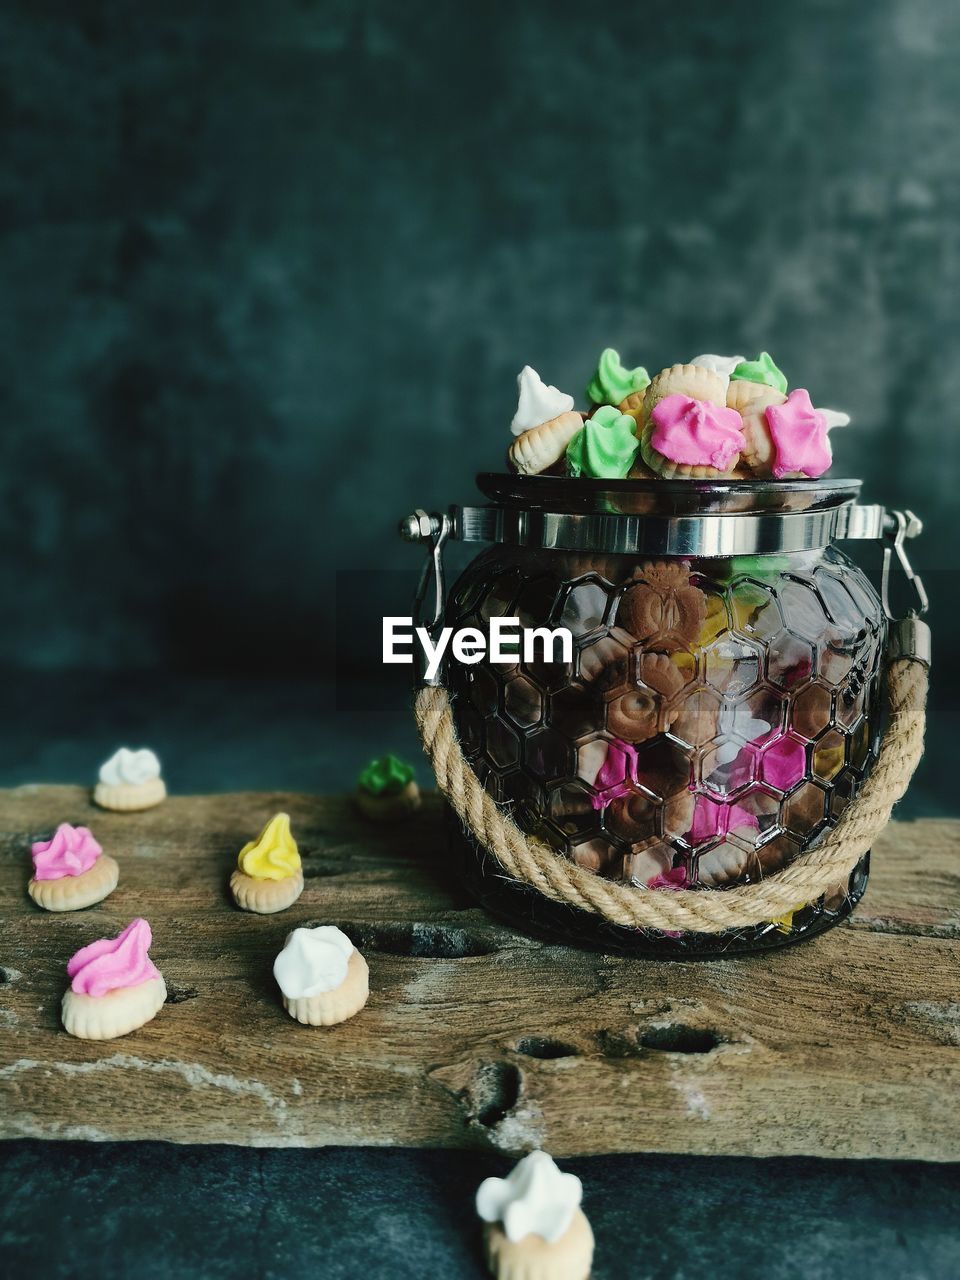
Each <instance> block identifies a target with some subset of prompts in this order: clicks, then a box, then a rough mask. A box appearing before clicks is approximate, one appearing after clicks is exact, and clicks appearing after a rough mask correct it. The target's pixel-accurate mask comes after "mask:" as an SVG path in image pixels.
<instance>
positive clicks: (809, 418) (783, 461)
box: [765, 387, 850, 480]
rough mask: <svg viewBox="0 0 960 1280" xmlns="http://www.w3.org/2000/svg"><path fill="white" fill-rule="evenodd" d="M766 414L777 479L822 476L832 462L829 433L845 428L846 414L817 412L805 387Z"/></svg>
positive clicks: (773, 469)
mask: <svg viewBox="0 0 960 1280" xmlns="http://www.w3.org/2000/svg"><path fill="white" fill-rule="evenodd" d="M765 414H766V419H767V426H768V427H769V429H770V439H771V441H772V443H773V465H772V467H771V471H772V474H773V477H774V479H775V480H783V479H786V478H787V477H790V476H809V477H810V478H811V479H816V478H817V477H818V476H822V475H823V473H824V472H825V471H826V470H827V469H828V467H829V466H830V464H831V462H832V461H833V451H832V450H831V448H830V440H829V438H828V435H827V432H828V431H829V429H830V427H831V426H837V427H840V426H846V425H847V423H848V422H849V421H850V419H849V417H848V416H847V415H846V414H845V413H836V412H834V411H833V410H830V409H824V410H821V409H815V408H814V407H813V404H812V403H811V401H810V395H809V393H808V392H807V391H805V390H804V389H803V388H802V387H797V389H796V390H795V391H791V392H790V394H789V395H788V396H787V398H786V400H785V401H784V402H783V403H782V404H772V405H770V406H769V407H768V408H767V409H766V411H765Z"/></svg>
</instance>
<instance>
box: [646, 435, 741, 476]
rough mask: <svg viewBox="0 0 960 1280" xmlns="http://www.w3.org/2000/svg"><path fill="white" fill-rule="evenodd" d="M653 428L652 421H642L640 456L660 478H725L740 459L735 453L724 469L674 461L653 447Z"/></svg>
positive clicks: (733, 469)
mask: <svg viewBox="0 0 960 1280" xmlns="http://www.w3.org/2000/svg"><path fill="white" fill-rule="evenodd" d="M655 429H656V428H655V424H654V423H653V422H645V423H644V425H643V429H642V431H641V432H640V457H641V458H642V459H643V461H644V463H645V464H646V465H647V466H648V467H649V468H650V470H651V471H653V472H655V473H656V474H657V475H658V476H659V477H660V479H661V480H677V479H679V480H725V479H728V478H729V477H730V475H731V474H732V473H733V472H734V471H735V470H736V467H737V463H738V462H739V461H740V455H739V453H735V454H734V455H733V458H732V460H731V462H730V466H729V467H728V468H727V470H726V471H718V470H717V468H716V467H710V466H706V465H698V466H691V465H690V464H688V463H685V462H674V461H673V459H672V458H666V457H664V455H663V454H662V453H661V452H660V451H659V449H655V448H654V447H653V443H652V440H651V437H652V436H653V433H654V430H655Z"/></svg>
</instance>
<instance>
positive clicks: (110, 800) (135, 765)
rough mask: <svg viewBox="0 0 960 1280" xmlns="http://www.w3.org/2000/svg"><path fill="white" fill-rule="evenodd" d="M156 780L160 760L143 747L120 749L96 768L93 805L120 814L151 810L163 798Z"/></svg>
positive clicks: (165, 790)
mask: <svg viewBox="0 0 960 1280" xmlns="http://www.w3.org/2000/svg"><path fill="white" fill-rule="evenodd" d="M166 794H167V788H166V787H165V786H164V783H163V779H162V778H161V777H160V761H159V760H158V759H157V757H156V756H155V755H154V753H153V752H152V751H151V750H150V749H149V748H148V747H144V748H143V749H142V750H140V751H131V750H130V749H129V748H128V747H121V748H120V749H119V751H115V752H114V753H113V755H112V756H111V757H110V759H109V760H107V761H106V762H105V763H104V764H102V765H101V766H100V780H99V782H98V783H97V785H96V787H95V788H94V792H93V799H94V803H95V804H98V805H99V806H100V808H101V809H115V810H117V811H118V812H120V813H127V812H132V811H134V810H138V809H152V808H153V806H154V805H157V804H159V803H160V801H161V800H163V798H164V797H165V796H166Z"/></svg>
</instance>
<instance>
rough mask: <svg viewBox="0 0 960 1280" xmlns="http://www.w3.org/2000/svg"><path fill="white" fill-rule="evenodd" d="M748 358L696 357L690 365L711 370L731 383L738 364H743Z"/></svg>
mask: <svg viewBox="0 0 960 1280" xmlns="http://www.w3.org/2000/svg"><path fill="white" fill-rule="evenodd" d="M746 358H747V357H746V356H711V355H706V356H694V357H693V359H692V360H691V361H690V363H691V364H695V365H696V366H697V368H698V369H710V370H712V371H713V372H714V373H718V374H719V375H720V377H721V378H726V379H727V381H728V382H729V381H730V375H731V373H733V371H734V369H735V368H736V367H737V365H738V364H743V362H744V360H746Z"/></svg>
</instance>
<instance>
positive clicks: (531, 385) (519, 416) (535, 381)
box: [510, 364, 573, 436]
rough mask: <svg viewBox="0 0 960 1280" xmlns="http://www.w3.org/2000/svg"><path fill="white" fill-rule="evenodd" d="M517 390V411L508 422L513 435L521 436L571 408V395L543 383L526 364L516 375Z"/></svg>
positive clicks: (534, 370)
mask: <svg viewBox="0 0 960 1280" xmlns="http://www.w3.org/2000/svg"><path fill="white" fill-rule="evenodd" d="M517 390H518V393H519V394H518V399H517V411H516V413H515V414H514V415H513V421H512V422H511V423H510V430H511V431H512V432H513V434H514V435H515V436H522V435H523V433H524V431H529V429H530V428H531V427H539V426H540V424H541V423H542V422H549V421H550V419H551V418H557V417H559V416H560V414H561V413H569V412H570V410H571V409H572V408H573V396H568V395H567V394H566V392H564V391H559V390H558V389H557V388H556V387H552V386H550V385H549V384H548V383H545V382H544V381H543V379H542V378H541V377H540V375H539V373H537V371H536V369H532V368H531V367H530V365H528V364H525V365H524V366H523V368H522V369H521V370H520V372H519V374H518V375H517Z"/></svg>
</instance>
